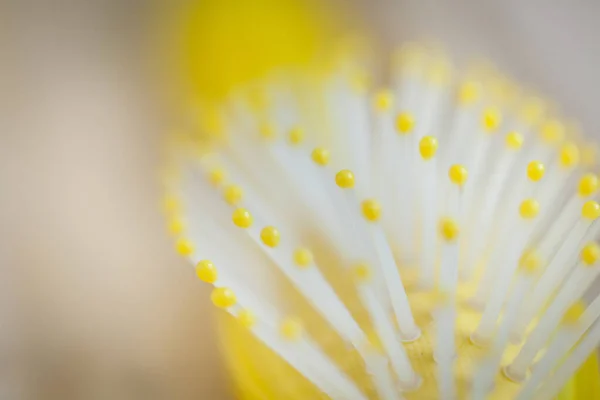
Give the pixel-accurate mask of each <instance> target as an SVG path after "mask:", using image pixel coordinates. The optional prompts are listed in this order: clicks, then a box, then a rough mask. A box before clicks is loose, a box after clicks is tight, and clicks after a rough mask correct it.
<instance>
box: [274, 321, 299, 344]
mask: <svg viewBox="0 0 600 400" xmlns="http://www.w3.org/2000/svg"><path fill="white" fill-rule="evenodd" d="M303 330H304V328H303V326H302V322H301V321H300V320H299V319H298V318H294V317H288V318H286V319H284V320H283V321H282V322H281V325H280V326H279V333H281V336H282V337H283V338H284V339H286V340H290V341H293V340H298V339H300V337H301V336H302V331H303Z"/></svg>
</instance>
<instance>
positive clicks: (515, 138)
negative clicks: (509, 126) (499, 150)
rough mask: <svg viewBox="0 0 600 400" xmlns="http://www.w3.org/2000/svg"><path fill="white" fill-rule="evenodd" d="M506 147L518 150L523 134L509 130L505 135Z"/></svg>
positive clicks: (521, 145)
mask: <svg viewBox="0 0 600 400" xmlns="http://www.w3.org/2000/svg"><path fill="white" fill-rule="evenodd" d="M506 147H508V148H509V149H511V150H519V149H521V147H523V135H521V134H520V133H519V132H510V133H508V134H507V135H506Z"/></svg>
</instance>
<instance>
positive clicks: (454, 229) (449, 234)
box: [439, 217, 460, 242]
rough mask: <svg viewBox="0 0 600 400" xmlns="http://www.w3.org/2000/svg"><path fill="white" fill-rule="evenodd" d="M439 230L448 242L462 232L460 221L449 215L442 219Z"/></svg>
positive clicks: (452, 240)
mask: <svg viewBox="0 0 600 400" xmlns="http://www.w3.org/2000/svg"><path fill="white" fill-rule="evenodd" d="M439 230H440V236H441V237H442V239H444V240H445V241H446V242H454V241H455V240H456V239H457V238H458V235H459V234H460V228H459V226H458V223H457V222H456V221H455V220H454V219H452V218H448V217H444V218H442V219H440V222H439Z"/></svg>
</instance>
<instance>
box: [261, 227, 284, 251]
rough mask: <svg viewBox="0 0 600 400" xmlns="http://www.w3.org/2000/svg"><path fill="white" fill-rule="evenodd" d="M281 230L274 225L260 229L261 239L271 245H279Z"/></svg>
mask: <svg viewBox="0 0 600 400" xmlns="http://www.w3.org/2000/svg"><path fill="white" fill-rule="evenodd" d="M279 239H280V235H279V231H278V230H277V228H275V227H273V226H267V227H265V228H263V229H262V230H261V231H260V240H262V242H263V243H264V244H265V245H266V246H269V247H277V245H278V244H279Z"/></svg>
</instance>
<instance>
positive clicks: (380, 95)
mask: <svg viewBox="0 0 600 400" xmlns="http://www.w3.org/2000/svg"><path fill="white" fill-rule="evenodd" d="M393 102H394V95H393V94H392V92H391V91H389V90H380V91H379V92H377V93H376V94H375V98H374V100H373V107H374V108H375V109H376V110H377V111H382V112H383V111H389V110H390V109H391V108H392V105H393Z"/></svg>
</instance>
